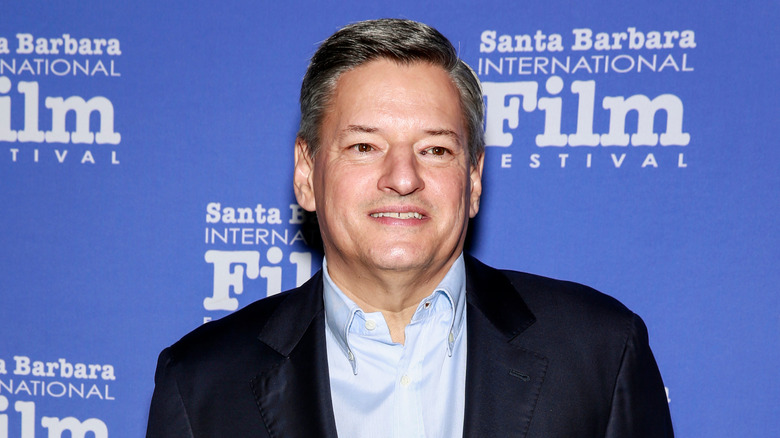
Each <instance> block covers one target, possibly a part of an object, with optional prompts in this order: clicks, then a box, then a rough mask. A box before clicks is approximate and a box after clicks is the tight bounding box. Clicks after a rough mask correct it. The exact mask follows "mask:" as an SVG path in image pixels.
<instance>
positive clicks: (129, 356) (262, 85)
mask: <svg viewBox="0 0 780 438" xmlns="http://www.w3.org/2000/svg"><path fill="white" fill-rule="evenodd" d="M418 3H420V2H414V1H406V0H404V1H396V2H392V3H388V2H378V3H376V4H369V3H368V2H361V1H343V2H313V1H309V2H297V3H294V4H293V2H251V1H225V2H205V1H188V2H160V1H136V2H126V4H120V3H118V2H117V3H113V2H102V1H101V2H99V1H80V2H75V1H71V2H59V3H58V4H52V2H42V1H24V2H20V1H15V2H11V4H7V3H6V4H3V6H2V14H0V204H2V206H3V212H2V214H0V227H2V236H3V237H2V248H3V250H2V252H0V274H1V275H2V277H3V280H4V286H3V291H2V293H1V294H0V438H4V437H22V438H32V437H33V434H34V433H37V435H38V436H59V435H58V434H59V433H60V432H62V431H67V430H70V431H75V432H76V433H80V432H86V431H91V432H92V433H93V434H94V436H95V437H96V438H99V437H106V436H115V437H125V436H126V437H138V436H142V435H143V431H144V430H145V424H146V416H147V410H148V403H149V400H150V397H151V393H152V388H153V373H154V366H155V361H156V357H157V354H158V352H159V351H160V350H161V349H162V348H163V347H165V346H167V345H169V344H171V343H172V342H174V341H176V340H177V339H178V338H179V337H180V336H182V335H183V334H185V333H186V332H188V331H189V330H191V329H193V328H195V327H196V326H198V325H199V324H202V323H204V321H208V320H209V319H215V318H219V317H222V316H224V315H226V314H228V313H229V312H231V311H232V310H235V308H237V307H241V306H244V305H246V304H248V303H250V302H252V301H254V300H257V299H260V298H262V297H264V296H266V295H269V294H273V293H276V292H278V291H280V290H284V289H288V288H291V287H293V286H295V285H296V284H297V283H299V282H301V281H303V279H305V278H308V276H309V275H311V273H313V272H314V271H315V270H316V269H318V268H319V266H320V258H319V257H320V256H319V255H318V254H317V253H316V251H315V250H313V249H310V247H309V246H307V244H308V243H311V241H312V239H314V238H315V237H314V234H312V233H311V227H310V226H309V225H310V224H307V223H302V222H304V220H303V217H302V216H301V214H300V209H299V208H298V207H297V205H295V201H294V197H293V195H292V189H291V175H292V156H293V153H292V151H293V149H292V145H293V141H294V135H295V131H296V128H297V122H298V108H297V97H298V88H299V86H300V80H301V78H302V76H303V73H304V71H305V68H306V65H307V61H308V58H309V56H311V55H312V54H313V52H314V50H315V49H316V46H317V44H318V42H320V41H322V40H323V39H325V38H326V37H327V36H329V35H330V34H331V33H332V32H333V31H335V30H336V29H337V28H338V27H340V26H341V25H343V24H346V23H348V22H352V21H357V20H362V19H368V18H379V17H387V16H389V17H405V18H412V19H415V20H420V21H423V22H426V23H429V24H431V25H433V26H435V27H437V28H438V29H439V30H441V31H442V32H443V33H444V34H445V35H446V36H448V37H449V38H450V39H451V40H452V41H453V43H454V44H455V45H456V47H457V48H458V49H459V51H460V54H461V57H462V58H463V59H464V60H466V61H467V62H468V63H469V64H470V65H472V66H473V67H474V69H475V70H477V71H478V73H479V76H480V78H481V79H482V81H483V82H484V85H485V95H486V104H487V109H488V110H487V122H486V129H487V138H488V144H489V147H488V148H487V149H488V150H487V156H486V161H485V162H486V165H485V166H486V171H485V172H486V174H485V195H484V198H483V202H482V211H481V212H480V214H479V216H478V218H477V219H476V220H475V221H474V223H473V224H472V227H473V229H472V235H471V239H470V242H469V247H470V251H471V252H472V253H474V254H475V255H476V256H477V257H479V258H481V259H483V260H484V261H486V262H487V263H489V264H492V265H494V266H497V267H503V268H513V269H518V270H524V271H529V272H534V273H538V274H542V275H547V276H552V277H556V278H563V279H569V280H574V281H578V282H581V283H585V284H588V285H591V286H593V287H596V288H597V289H600V290H602V291H604V292H607V293H609V294H611V295H613V296H615V297H617V298H618V299H620V300H621V301H623V302H624V303H625V304H626V305H628V306H629V307H630V308H631V309H632V310H634V311H635V312H637V313H638V314H640V315H641V316H642V317H643V318H644V319H645V321H646V323H647V325H648V328H649V330H650V341H651V345H652V347H653V349H654V351H655V354H656V358H657V360H658V363H659V366H660V368H661V372H662V375H663V377H664V380H665V383H666V385H667V387H668V391H669V400H670V407H671V411H672V417H673V422H674V425H675V429H676V432H677V434H678V436H680V437H702V436H703V437H736V436H745V437H776V436H778V435H780V421H778V416H780V409H778V406H780V388H779V387H778V386H779V385H778V380H779V379H778V378H777V370H778V368H780V360H779V359H780V357H779V356H780V353H779V352H780V348H778V347H779V346H778V337H779V336H778V335H780V303H779V302H778V293H777V292H778V286H777V285H778V284H779V283H780V269H778V262H780V257H778V256H779V255H780V250H778V248H779V247H780V232H778V225H777V219H776V215H777V213H778V211H780V208H779V206H780V203H779V202H778V201H780V199H778V194H779V190H778V189H780V178H779V177H778V171H777V167H778V162H779V161H780V152H779V149H778V147H777V135H776V132H775V131H776V129H777V123H778V115H779V114H780V113H779V112H778V106H777V99H778V87H777V77H778V75H779V74H780V69H779V68H778V56H779V55H780V53H778V48H777V41H778V26H777V23H778V20H780V14H778V3H777V2H759V1H745V2H740V3H735V2H727V1H714V2H707V3H700V2H693V1H688V0H686V1H656V2H636V3H634V2H624V1H600V2H595V3H589V4H586V3H584V2H580V3H577V4H571V3H570V2H565V1H559V0H543V1H542V0H533V1H525V2H509V1H502V2H499V1H489V0H486V1H481V2H448V3H444V2H434V3H431V4H418ZM69 417H73V419H68V418H69ZM65 436H69V435H68V433H67V432H65ZM74 436H75V435H74ZM90 436H91V435H90Z"/></svg>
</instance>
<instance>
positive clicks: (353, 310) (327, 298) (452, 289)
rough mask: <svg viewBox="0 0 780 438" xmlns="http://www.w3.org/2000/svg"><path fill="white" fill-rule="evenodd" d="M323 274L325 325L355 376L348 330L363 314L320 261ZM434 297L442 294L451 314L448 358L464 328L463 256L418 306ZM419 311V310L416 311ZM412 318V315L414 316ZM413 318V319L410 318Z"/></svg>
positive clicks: (355, 362)
mask: <svg viewBox="0 0 780 438" xmlns="http://www.w3.org/2000/svg"><path fill="white" fill-rule="evenodd" d="M322 272H323V277H324V280H323V301H324V305H325V325H326V326H327V329H328V330H330V332H331V333H332V334H333V336H334V338H335V339H336V343H337V344H338V346H339V348H340V349H341V351H342V352H343V353H344V356H345V357H346V358H347V359H348V360H349V362H350V364H351V365H352V372H353V373H354V374H357V361H356V360H355V355H354V353H353V352H352V350H351V349H350V347H349V336H348V335H349V328H350V325H351V324H352V321H353V320H354V319H355V315H356V314H357V313H358V312H361V313H362V312H363V310H362V309H360V307H358V305H357V304H355V302H354V301H352V300H351V299H349V297H347V296H346V295H345V294H344V292H342V291H341V289H339V287H338V286H337V285H336V283H334V282H333V279H331V277H330V274H329V273H328V262H327V259H324V258H323V260H322ZM436 294H443V295H444V296H445V297H446V298H447V301H448V303H449V304H450V307H451V311H452V312H453V318H452V322H451V323H450V334H449V337H448V339H447V341H448V342H447V354H448V355H449V356H452V349H453V346H454V344H455V340H456V339H457V338H458V335H459V334H460V331H461V330H462V328H463V327H464V320H465V307H466V299H465V295H466V265H465V263H464V260H463V253H461V254H460V256H459V257H458V258H457V259H456V260H455V263H453V264H452V266H450V269H449V271H447V274H446V275H445V276H444V279H442V281H441V282H440V283H439V285H438V286H436V289H434V291H433V293H431V295H429V296H428V297H425V298H424V299H423V300H422V301H421V302H420V305H419V306H420V307H421V306H423V305H424V303H425V302H426V301H430V300H432V299H433V298H434V297H435V296H436ZM418 309H419V307H418ZM415 315H416V314H415ZM413 318H414V317H413Z"/></svg>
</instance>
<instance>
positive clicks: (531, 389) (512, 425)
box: [463, 257, 548, 437]
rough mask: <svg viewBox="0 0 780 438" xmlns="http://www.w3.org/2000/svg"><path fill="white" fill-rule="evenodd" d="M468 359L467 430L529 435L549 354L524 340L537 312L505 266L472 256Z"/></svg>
mask: <svg viewBox="0 0 780 438" xmlns="http://www.w3.org/2000/svg"><path fill="white" fill-rule="evenodd" d="M466 297H467V302H468V310H467V312H466V315H467V330H468V337H467V343H468V347H467V353H466V356H467V359H466V362H467V364H466V409H465V410H466V411H465V418H464V427H463V436H464V437H477V436H497V437H498V436H500V437H525V436H526V433H527V432H528V427H529V425H530V423H531V418H532V416H533V413H534V408H535V406H536V400H537V398H538V397H539V392H540V391H541V387H542V382H543V381H544V375H545V372H546V370H547V364H548V359H547V358H546V357H544V356H542V355H540V354H537V353H535V352H533V351H529V350H526V349H524V348H523V347H522V346H520V345H518V344H519V342H517V339H516V338H517V336H518V335H519V334H520V333H521V332H523V331H524V330H525V329H526V328H528V327H529V326H530V325H531V324H533V323H534V321H535V318H534V316H533V314H532V313H531V311H530V310H529V309H528V307H527V306H526V304H525V302H523V300H522V298H520V296H519V295H518V293H517V292H516V291H515V288H514V287H513V286H512V285H511V284H510V283H509V280H508V279H507V278H506V277H505V276H504V275H502V274H501V273H500V272H499V271H497V270H495V269H492V268H489V267H487V266H485V265H483V264H482V263H480V262H479V261H477V260H475V259H473V258H471V257H466Z"/></svg>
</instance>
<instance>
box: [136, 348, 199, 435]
mask: <svg viewBox="0 0 780 438" xmlns="http://www.w3.org/2000/svg"><path fill="white" fill-rule="evenodd" d="M174 371H175V370H174V368H173V367H172V364H171V357H170V351H169V350H168V349H165V350H163V351H162V353H160V357H159V359H158V360H157V371H155V375H154V394H153V395H152V404H151V407H150V408H149V423H148V425H147V428H146V437H147V438H157V437H160V438H162V437H193V433H192V428H191V427H190V422H189V417H188V415H187V410H186V408H185V406H184V401H183V400H182V397H181V393H180V392H179V385H178V383H177V381H176V376H175V372H174Z"/></svg>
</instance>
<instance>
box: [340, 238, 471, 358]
mask: <svg viewBox="0 0 780 438" xmlns="http://www.w3.org/2000/svg"><path fill="white" fill-rule="evenodd" d="M459 255H460V253H458V254H456V255H455V257H454V258H452V259H451V260H448V261H447V262H446V263H444V264H442V265H441V266H439V267H437V268H436V269H425V270H420V271H414V272H412V271H406V270H404V271H396V270H376V269H372V270H369V269H366V268H365V267H363V266H351V265H348V264H343V263H339V262H340V260H333V261H331V259H328V275H330V277H331V279H332V280H333V282H334V283H335V284H336V285H337V286H338V287H339V289H341V291H342V292H344V295H346V296H347V297H349V299H351V300H352V301H354V302H355V304H357V305H358V307H360V308H361V309H363V311H364V312H369V313H370V312H382V316H383V317H384V318H385V322H387V325H388V328H389V329H390V337H391V338H392V340H393V342H396V343H399V344H403V343H404V341H405V333H404V332H405V329H406V326H407V325H409V323H410V322H411V321H412V316H414V312H415V311H416V310H417V306H418V305H419V304H420V301H422V300H423V298H425V297H427V296H428V295H430V294H431V293H432V292H433V290H434V289H435V288H436V286H438V285H439V283H440V282H441V281H442V280H443V279H444V277H445V276H446V275H447V272H448V271H449V269H450V267H452V264H453V263H454V262H455V260H456V259H457V258H458V256H459Z"/></svg>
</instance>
